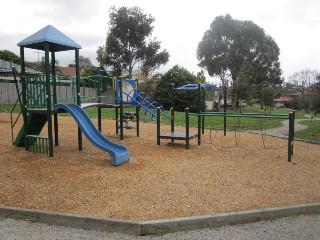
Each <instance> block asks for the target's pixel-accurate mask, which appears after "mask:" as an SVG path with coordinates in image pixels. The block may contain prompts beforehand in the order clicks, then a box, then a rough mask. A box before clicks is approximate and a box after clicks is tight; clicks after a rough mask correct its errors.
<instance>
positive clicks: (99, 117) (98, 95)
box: [95, 70, 102, 132]
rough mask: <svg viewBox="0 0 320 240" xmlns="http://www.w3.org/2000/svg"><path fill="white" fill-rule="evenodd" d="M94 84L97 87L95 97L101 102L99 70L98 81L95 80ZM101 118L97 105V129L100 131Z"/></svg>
mask: <svg viewBox="0 0 320 240" xmlns="http://www.w3.org/2000/svg"><path fill="white" fill-rule="evenodd" d="M95 82H96V84H97V85H98V86H96V88H97V97H98V103H101V97H100V95H101V93H100V90H102V88H101V89H100V86H102V80H101V75H100V70H99V71H98V81H95ZM101 118H102V114H101V107H98V130H99V131H100V132H101Z"/></svg>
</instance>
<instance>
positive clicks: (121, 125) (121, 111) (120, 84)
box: [119, 80, 123, 140]
mask: <svg viewBox="0 0 320 240" xmlns="http://www.w3.org/2000/svg"><path fill="white" fill-rule="evenodd" d="M119 94H120V117H119V118H120V139H121V140H123V121H122V117H123V96H122V80H119Z"/></svg>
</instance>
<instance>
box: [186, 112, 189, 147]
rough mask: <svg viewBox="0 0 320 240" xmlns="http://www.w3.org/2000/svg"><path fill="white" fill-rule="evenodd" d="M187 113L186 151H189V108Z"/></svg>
mask: <svg viewBox="0 0 320 240" xmlns="http://www.w3.org/2000/svg"><path fill="white" fill-rule="evenodd" d="M185 111H186V149H189V135H190V134H189V108H186V109H185Z"/></svg>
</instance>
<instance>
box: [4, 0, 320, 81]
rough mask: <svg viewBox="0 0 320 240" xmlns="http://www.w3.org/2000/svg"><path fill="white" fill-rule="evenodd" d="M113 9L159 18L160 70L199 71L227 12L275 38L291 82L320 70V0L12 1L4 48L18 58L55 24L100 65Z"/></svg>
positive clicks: (63, 56) (68, 59)
mask: <svg viewBox="0 0 320 240" xmlns="http://www.w3.org/2000/svg"><path fill="white" fill-rule="evenodd" d="M112 5H114V6H116V7H121V6H127V7H132V6H138V7H140V8H141V9H142V10H143V11H144V12H145V13H148V14H151V15H152V16H153V17H154V18H155V22H154V31H153V37H156V38H157V39H158V40H160V41H161V46H162V48H165V49H167V51H168V52H169V54H170V61H169V62H168V63H167V64H166V65H165V66H163V67H161V68H160V69H159V71H160V72H165V71H167V70H168V69H170V68H171V67H173V66H174V65H176V64H178V65H180V66H182V67H185V68H187V69H188V70H189V71H191V72H193V73H195V74H196V73H197V72H199V71H200V68H199V67H198V66H197V63H198V61H197V58H196V49H197V46H198V43H199V42H200V41H201V39H202V36H203V34H204V32H205V31H206V30H208V29H209V27H210V23H211V22H212V21H213V20H214V18H215V17H216V16H219V15H225V14H230V15H231V16H232V17H233V18H234V19H237V20H251V21H253V22H254V23H256V24H257V25H259V26H260V27H261V28H263V29H264V30H265V32H266V34H268V35H270V36H271V37H272V38H274V40H275V41H276V43H277V44H278V46H279V48H280V62H281V67H282V70H283V77H285V78H286V79H287V78H288V76H290V75H291V74H293V73H294V72H296V71H300V70H303V69H312V70H318V71H319V70H320V69H319V68H320V63H319V59H320V13H319V10H320V1H319V0H303V1H302V0H268V1H266V0H260V1H257V0H241V1H239V0H224V1H216V0H210V1H209V0H197V1H194V0H189V1H178V0H176V1H175V0H161V1H160V0H159V1H155V0H116V1H110V0H88V1H83V0H31V1H26V0H10V1H6V4H5V5H4V4H2V7H1V14H0V50H3V49H8V50H10V51H12V52H14V53H16V54H17V55H19V48H18V47H17V43H18V42H20V41H21V40H23V39H25V38H26V37H28V36H30V35H31V34H33V33H35V32H36V31H38V30H40V29H41V28H43V27H45V26H47V25H49V24H50V25H52V26H54V27H55V28H57V29H58V30H60V31H61V32H63V33H65V34H66V35H67V36H69V37H70V38H71V39H73V40H74V41H75V42H77V43H78V44H80V45H81V46H82V49H81V50H80V55H83V56H85V57H90V60H91V61H92V63H93V64H94V65H97V64H98V63H97V61H96V50H97V48H98V46H101V45H103V44H104V43H105V39H106V34H107V31H108V20H109V9H110V6H112ZM41 54H42V53H38V52H37V51H35V50H26V53H25V55H26V60H27V61H36V60H37V59H38V56H39V57H40V58H41V56H42V55H41ZM56 58H57V59H58V60H59V62H60V66H67V65H68V64H69V63H72V62H73V61H74V52H73V51H68V52H65V53H58V54H57V55H56ZM209 80H210V79H209Z"/></svg>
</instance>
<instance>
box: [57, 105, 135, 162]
mask: <svg viewBox="0 0 320 240" xmlns="http://www.w3.org/2000/svg"><path fill="white" fill-rule="evenodd" d="M58 109H64V110H66V111H67V112H68V113H70V114H71V115H72V117H73V118H74V119H75V120H76V122H77V123H78V126H79V127H80V129H81V131H82V132H83V133H84V135H85V136H86V137H87V138H88V139H89V141H90V142H91V143H92V144H93V145H95V146H96V147H98V148H100V149H101V150H103V151H106V152H108V153H109V154H110V155H111V164H112V165H114V166H115V165H120V164H122V163H125V162H128V161H129V150H128V148H127V147H125V146H123V145H120V144H117V143H114V142H112V141H110V140H109V139H108V138H106V137H105V136H104V135H103V134H102V133H101V132H99V130H98V129H97V128H96V126H95V125H94V123H93V122H92V121H91V119H90V117H89V116H88V114H87V113H86V112H85V111H84V110H83V109H81V107H79V106H78V105H76V104H69V105H64V104H56V105H55V107H54V110H55V111H56V110H58Z"/></svg>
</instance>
